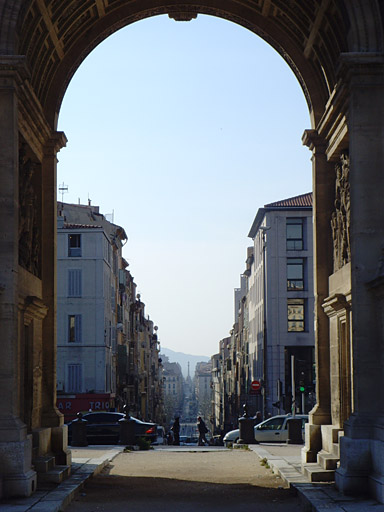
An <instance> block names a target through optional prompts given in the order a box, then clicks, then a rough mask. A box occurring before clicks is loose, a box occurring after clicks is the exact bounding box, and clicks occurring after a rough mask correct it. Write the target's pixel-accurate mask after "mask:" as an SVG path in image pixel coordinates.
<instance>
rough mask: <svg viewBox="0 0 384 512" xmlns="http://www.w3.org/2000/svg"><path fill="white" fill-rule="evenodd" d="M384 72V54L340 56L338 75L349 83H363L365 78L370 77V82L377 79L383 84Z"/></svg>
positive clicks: (345, 54)
mask: <svg viewBox="0 0 384 512" xmlns="http://www.w3.org/2000/svg"><path fill="white" fill-rule="evenodd" d="M383 71H384V53H376V52H348V53H341V54H340V63H339V66H338V69H337V75H338V77H339V78H340V79H343V80H345V81H346V82H347V83H351V82H353V81H357V82H358V81H361V80H362V78H363V77H364V76H369V77H370V80H372V79H373V77H376V80H377V79H378V81H379V82H381V83H383V82H384V73H383ZM365 85H366V84H365Z"/></svg>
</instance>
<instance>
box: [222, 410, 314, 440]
mask: <svg viewBox="0 0 384 512" xmlns="http://www.w3.org/2000/svg"><path fill="white" fill-rule="evenodd" d="M291 418H293V416H292V415H291V414H286V415H284V416H282V415H281V416H273V417H272V418H268V419H267V420H264V421H262V422H261V423H259V424H258V425H255V426H254V427H253V430H254V433H255V440H256V441H258V442H259V443H270V442H278V443H279V442H281V443H285V442H286V441H287V439H288V424H287V421H288V420H289V419H291ZM295 418H296V419H301V420H302V431H303V433H304V425H305V423H308V415H307V414H296V415H295ZM239 437H240V430H239V429H236V430H231V431H230V432H227V433H226V434H225V436H224V439H223V441H224V444H225V446H228V445H229V444H231V443H232V444H233V443H236V442H237V441H238V439H239Z"/></svg>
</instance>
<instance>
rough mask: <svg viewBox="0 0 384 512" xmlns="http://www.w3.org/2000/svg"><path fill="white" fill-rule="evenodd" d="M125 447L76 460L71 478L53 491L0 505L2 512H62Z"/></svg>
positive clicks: (39, 492)
mask: <svg viewBox="0 0 384 512" xmlns="http://www.w3.org/2000/svg"><path fill="white" fill-rule="evenodd" d="M123 449H124V448H123V447H121V448H120V447H119V448H116V449H113V450H109V451H108V452H106V453H105V455H103V456H101V457H98V458H75V459H74V460H73V462H72V466H71V476H70V477H69V478H67V479H66V480H64V481H63V482H61V483H60V484H59V485H57V487H55V488H54V489H52V490H51V491H36V492H35V493H34V494H33V495H32V496H30V497H28V498H14V499H12V500H6V501H3V503H0V512H62V511H64V510H65V509H66V507H68V505H69V504H70V503H71V501H72V500H73V499H74V498H75V496H76V495H77V494H78V493H79V492H80V491H81V490H82V488H83V487H84V484H85V482H86V481H87V480H88V479H89V478H91V477H92V476H96V475H98V474H99V473H100V472H101V471H102V470H103V469H104V468H105V466H107V465H108V464H109V462H110V461H111V460H113V459H114V458H115V457H116V456H117V455H119V453H121V452H122V451H123Z"/></svg>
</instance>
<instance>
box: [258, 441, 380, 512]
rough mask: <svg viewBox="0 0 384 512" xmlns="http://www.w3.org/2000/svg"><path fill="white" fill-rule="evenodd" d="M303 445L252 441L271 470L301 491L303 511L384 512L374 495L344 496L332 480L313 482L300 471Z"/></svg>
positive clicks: (299, 492)
mask: <svg viewBox="0 0 384 512" xmlns="http://www.w3.org/2000/svg"><path fill="white" fill-rule="evenodd" d="M302 447H303V445H289V444H273V443H269V444H267V443H262V444H254V445H249V448H250V449H251V450H252V451H253V452H255V453H256V454H257V455H258V456H259V457H260V459H262V460H263V459H264V460H265V461H267V463H268V465H269V466H270V468H271V469H272V471H273V472H274V473H276V474H279V475H280V476H281V478H282V479H283V480H284V481H285V482H286V484H287V485H289V486H290V487H293V488H294V489H296V491H297V492H298V494H299V497H300V500H301V503H302V507H303V508H302V511H303V512H325V511H326V512H384V505H383V504H381V503H378V502H377V501H375V500H372V499H359V498H356V497H353V496H344V495H343V494H341V493H339V492H338V491H337V489H336V488H335V486H334V484H332V483H323V484H322V483H319V484H315V483H311V482H309V480H308V479H307V478H305V477H304V475H303V474H302V473H301V449H302Z"/></svg>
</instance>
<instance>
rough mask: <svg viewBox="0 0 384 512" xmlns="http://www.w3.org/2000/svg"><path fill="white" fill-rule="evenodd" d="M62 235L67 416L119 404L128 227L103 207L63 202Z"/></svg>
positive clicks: (61, 330)
mask: <svg viewBox="0 0 384 512" xmlns="http://www.w3.org/2000/svg"><path fill="white" fill-rule="evenodd" d="M60 213H61V215H59V216H58V229H57V231H58V236H57V257H58V260H57V261H58V264H57V267H58V272H57V276H58V278H57V392H58V407H59V409H60V410H61V412H63V413H64V415H65V417H66V419H70V418H71V416H73V415H74V414H76V412H77V411H78V410H82V411H86V410H89V409H91V410H109V409H111V408H114V407H115V406H116V403H115V397H116V383H117V376H116V367H117V366H116V363H117V337H118V332H117V327H118V325H119V324H118V320H119V318H118V315H117V306H118V292H119V267H120V265H121V247H122V242H123V240H124V239H126V235H125V232H124V230H123V229H122V228H120V227H119V226H116V225H114V224H112V223H110V222H108V221H106V220H105V218H104V216H102V215H101V214H99V213H98V208H97V207H91V206H82V205H62V211H61V212H60Z"/></svg>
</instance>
